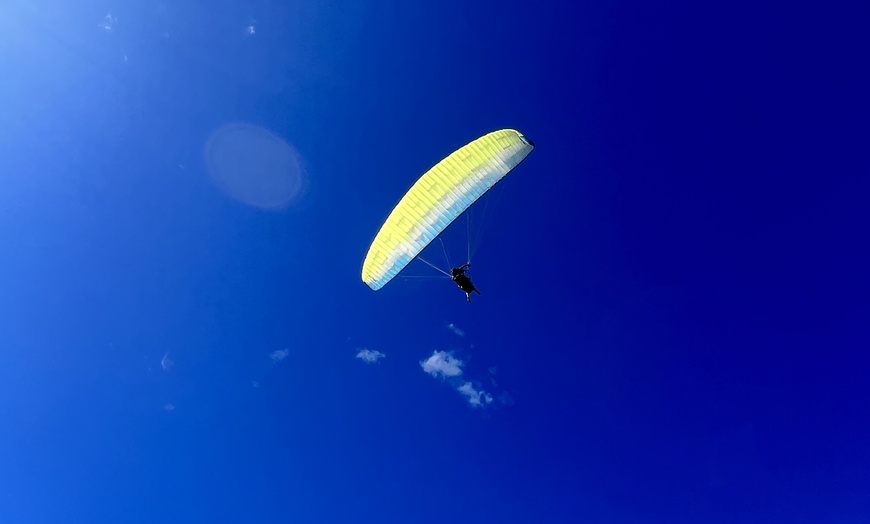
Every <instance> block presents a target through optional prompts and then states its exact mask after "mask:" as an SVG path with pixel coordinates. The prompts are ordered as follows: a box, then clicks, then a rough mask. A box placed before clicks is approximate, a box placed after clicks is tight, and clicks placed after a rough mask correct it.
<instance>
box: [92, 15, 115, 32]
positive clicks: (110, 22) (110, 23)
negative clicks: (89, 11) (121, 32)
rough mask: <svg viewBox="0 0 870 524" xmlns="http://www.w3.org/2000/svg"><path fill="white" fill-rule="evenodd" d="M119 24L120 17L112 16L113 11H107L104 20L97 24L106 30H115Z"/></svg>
mask: <svg viewBox="0 0 870 524" xmlns="http://www.w3.org/2000/svg"><path fill="white" fill-rule="evenodd" d="M117 24H118V19H117V18H115V17H114V16H112V13H106V16H104V17H103V20H102V21H101V22H100V23H99V24H97V26H99V27H101V28H103V29H104V30H105V31H109V32H111V31H114V30H115V26H116V25H117Z"/></svg>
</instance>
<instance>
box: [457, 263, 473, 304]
mask: <svg viewBox="0 0 870 524" xmlns="http://www.w3.org/2000/svg"><path fill="white" fill-rule="evenodd" d="M469 266H471V264H463V265H461V266H459V267H455V268H453V269H451V270H450V280H452V281H453V282H455V283H456V285H457V286H459V289H461V290H462V291H465V300H467V301H468V302H471V293H472V292H474V293H477V294H478V295H480V291H478V289H477V288H476V287H474V284H472V283H471V278H470V277H469V276H468V275H466V274H465V272H466V271H467V270H468V268H469Z"/></svg>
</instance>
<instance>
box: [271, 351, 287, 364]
mask: <svg viewBox="0 0 870 524" xmlns="http://www.w3.org/2000/svg"><path fill="white" fill-rule="evenodd" d="M289 354H290V350H289V349H286V348H285V349H276V350H275V351H273V352H271V353H269V358H271V359H272V360H273V361H274V362H281V361H282V360H284V359H285V358H287V355H289Z"/></svg>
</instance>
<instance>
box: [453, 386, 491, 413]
mask: <svg viewBox="0 0 870 524" xmlns="http://www.w3.org/2000/svg"><path fill="white" fill-rule="evenodd" d="M456 390H457V391H459V392H460V393H462V394H463V395H465V397H466V398H468V403H469V404H471V405H472V406H474V407H476V408H477V407H481V406H484V405H486V404H492V395H490V394H489V393H487V392H486V391H484V390H482V389H475V388H474V385H473V384H472V383H471V382H465V383H464V384H462V385H461V386H459V387H458V388H456Z"/></svg>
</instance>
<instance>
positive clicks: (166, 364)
mask: <svg viewBox="0 0 870 524" xmlns="http://www.w3.org/2000/svg"><path fill="white" fill-rule="evenodd" d="M174 365H175V362H173V361H172V359H170V358H169V353H166V354H165V355H163V358H161V359H160V367H162V368H163V371H169V370H170V369H172V366H174Z"/></svg>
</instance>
